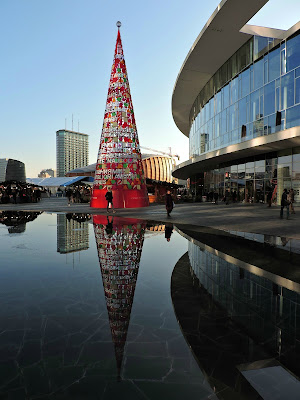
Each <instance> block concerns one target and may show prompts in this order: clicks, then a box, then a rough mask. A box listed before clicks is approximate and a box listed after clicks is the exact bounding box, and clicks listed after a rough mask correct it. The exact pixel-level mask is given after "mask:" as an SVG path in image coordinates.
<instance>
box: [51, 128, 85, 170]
mask: <svg viewBox="0 0 300 400" xmlns="http://www.w3.org/2000/svg"><path fill="white" fill-rule="evenodd" d="M88 163H89V136H88V135H86V134H85V133H80V132H73V131H68V130H66V129H60V130H59V131H57V132H56V174H57V176H58V177H60V176H65V174H66V173H67V172H68V171H71V170H72V169H75V168H80V167H85V166H86V165H88Z"/></svg>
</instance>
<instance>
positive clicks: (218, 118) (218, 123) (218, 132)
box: [215, 114, 221, 138]
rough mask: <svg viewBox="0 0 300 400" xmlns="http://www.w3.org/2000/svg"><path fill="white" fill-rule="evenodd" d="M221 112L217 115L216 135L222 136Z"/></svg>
mask: <svg viewBox="0 0 300 400" xmlns="http://www.w3.org/2000/svg"><path fill="white" fill-rule="evenodd" d="M220 125H221V124H220V114H217V115H216V116H215V137H216V138H217V137H219V136H220V131H221V129H220V128H221V126H220Z"/></svg>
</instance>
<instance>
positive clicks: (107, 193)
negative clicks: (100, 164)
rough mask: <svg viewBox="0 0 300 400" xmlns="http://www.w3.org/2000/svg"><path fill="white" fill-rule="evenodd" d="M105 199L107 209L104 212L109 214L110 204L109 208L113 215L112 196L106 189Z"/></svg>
mask: <svg viewBox="0 0 300 400" xmlns="http://www.w3.org/2000/svg"><path fill="white" fill-rule="evenodd" d="M105 198H106V201H107V207H106V211H107V212H109V204H111V208H112V209H113V213H115V209H114V205H113V194H112V191H111V189H107V192H106V193H105Z"/></svg>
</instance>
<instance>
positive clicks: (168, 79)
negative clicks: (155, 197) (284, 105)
mask: <svg viewBox="0 0 300 400" xmlns="http://www.w3.org/2000/svg"><path fill="white" fill-rule="evenodd" d="M249 1H251V0H249ZM218 3H219V1H216V0H211V1H207V0H206V1H204V0H185V1H183V0H165V1H161V0H151V1H141V0H127V1H119V0H116V1H102V0H1V1H0V37H1V56H2V57H1V74H0V89H1V94H0V110H1V111H0V115H1V118H0V124H1V125H0V126H1V136H0V138H1V142H0V143H1V147H0V158H2V157H8V158H15V159H18V160H20V161H23V162H25V164H26V172H27V177H36V176H37V174H38V173H39V172H40V170H41V169H43V168H54V169H56V152H55V145H56V141H55V132H56V131H57V130H58V129H63V128H64V126H65V118H67V129H71V128H72V125H71V124H72V122H71V120H72V113H73V114H74V130H77V128H78V119H79V120H80V131H81V132H84V133H87V134H88V135H90V137H89V143H90V163H93V162H95V161H96V157H97V153H98V147H99V142H100V135H101V127H102V121H103V114H104V109H105V103H106V96H107V89H108V83H109V77H110V69H111V65H112V60H113V52H114V46H115V41H116V35H117V28H116V21H117V20H120V21H121V22H122V28H121V35H122V41H123V48H124V53H125V60H126V64H127V70H128V75H129V82H130V87H131V95H132V100H133V106H134V111H135V117H136V121H137V127H138V134H139V139H140V142H141V145H142V146H146V147H151V148H154V149H158V150H162V151H168V147H169V146H171V147H172V151H173V153H179V154H180V155H181V161H183V160H185V159H187V158H188V139H187V138H186V137H185V136H184V135H183V134H182V133H181V132H180V131H179V130H178V129H177V127H176V125H175V123H174V122H173V118H172V114H171V96H172V91H173V86H174V83H175V80H176V77H177V74H178V72H179V70H180V67H181V65H182V63H183V61H184V59H185V57H186V54H187V53H188V51H189V49H190V47H191V46H192V44H193V42H194V40H195V39H196V37H197V35H198V34H199V32H200V31H201V29H202V27H203V25H204V24H205V23H206V21H207V20H208V18H209V17H210V15H211V14H212V12H213V11H214V9H215V8H216V7H217V5H218ZM299 17H300V1H299V0H286V1H285V2H282V1H279V0H270V1H269V3H267V5H266V6H265V7H264V8H263V9H262V10H261V11H260V12H259V13H258V14H257V15H256V16H255V17H254V18H253V19H252V20H251V21H250V23H252V24H256V25H264V26H269V27H274V28H281V29H288V28H289V27H291V26H292V25H293V24H295V23H296V22H298V20H299V19H300V18H299Z"/></svg>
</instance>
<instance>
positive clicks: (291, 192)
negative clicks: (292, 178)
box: [288, 188, 296, 214]
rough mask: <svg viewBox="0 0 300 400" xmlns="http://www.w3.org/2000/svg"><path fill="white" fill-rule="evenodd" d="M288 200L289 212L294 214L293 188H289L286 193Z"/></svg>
mask: <svg viewBox="0 0 300 400" xmlns="http://www.w3.org/2000/svg"><path fill="white" fill-rule="evenodd" d="M288 200H289V202H290V207H291V213H292V214H296V213H295V209H294V202H295V192H294V189H293V188H291V189H290V191H289V194H288Z"/></svg>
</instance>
